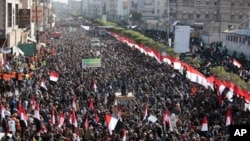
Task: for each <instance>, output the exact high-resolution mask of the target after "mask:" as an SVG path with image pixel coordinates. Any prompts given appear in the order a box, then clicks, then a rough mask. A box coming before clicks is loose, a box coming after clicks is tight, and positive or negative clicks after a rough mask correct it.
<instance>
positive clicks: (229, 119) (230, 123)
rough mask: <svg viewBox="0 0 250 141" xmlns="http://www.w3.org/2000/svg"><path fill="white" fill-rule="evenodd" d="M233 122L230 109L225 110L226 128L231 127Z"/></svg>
mask: <svg viewBox="0 0 250 141" xmlns="http://www.w3.org/2000/svg"><path fill="white" fill-rule="evenodd" d="M233 123H234V122H233V116H232V112H231V110H230V109H227V115H226V126H229V125H232V124H233Z"/></svg>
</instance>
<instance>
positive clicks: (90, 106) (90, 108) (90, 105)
mask: <svg viewBox="0 0 250 141" xmlns="http://www.w3.org/2000/svg"><path fill="white" fill-rule="evenodd" d="M89 110H94V101H93V98H90V99H89Z"/></svg>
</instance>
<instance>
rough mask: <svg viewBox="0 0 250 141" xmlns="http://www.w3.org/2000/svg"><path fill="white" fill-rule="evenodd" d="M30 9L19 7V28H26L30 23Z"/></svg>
mask: <svg viewBox="0 0 250 141" xmlns="http://www.w3.org/2000/svg"><path fill="white" fill-rule="evenodd" d="M30 15H31V14H30V9H19V15H18V16H19V23H18V27H19V28H26V27H28V26H29V25H30Z"/></svg>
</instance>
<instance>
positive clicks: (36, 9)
mask: <svg viewBox="0 0 250 141" xmlns="http://www.w3.org/2000/svg"><path fill="white" fill-rule="evenodd" d="M32 22H33V23H36V22H38V24H41V23H42V22H43V7H42V6H32Z"/></svg>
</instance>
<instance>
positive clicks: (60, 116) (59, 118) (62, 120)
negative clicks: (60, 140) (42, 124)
mask: <svg viewBox="0 0 250 141" xmlns="http://www.w3.org/2000/svg"><path fill="white" fill-rule="evenodd" d="M64 119H65V116H64V114H63V113H62V112H60V114H59V117H58V127H59V128H61V127H62V125H63V124H64Z"/></svg>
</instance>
